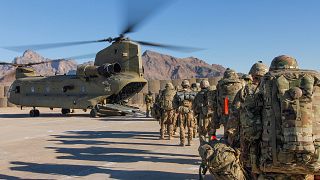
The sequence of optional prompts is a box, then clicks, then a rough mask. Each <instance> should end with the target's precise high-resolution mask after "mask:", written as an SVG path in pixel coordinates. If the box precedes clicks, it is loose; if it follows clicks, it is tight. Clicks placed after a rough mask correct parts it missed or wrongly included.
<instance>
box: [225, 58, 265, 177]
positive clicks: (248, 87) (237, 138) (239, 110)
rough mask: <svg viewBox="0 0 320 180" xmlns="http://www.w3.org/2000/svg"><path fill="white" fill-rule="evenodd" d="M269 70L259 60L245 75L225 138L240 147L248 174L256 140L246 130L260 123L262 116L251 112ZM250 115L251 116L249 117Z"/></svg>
mask: <svg viewBox="0 0 320 180" xmlns="http://www.w3.org/2000/svg"><path fill="white" fill-rule="evenodd" d="M267 71H268V68H267V66H266V65H265V64H263V63H262V62H261V61H259V62H257V63H255V64H254V65H253V66H252V67H251V69H250V72H249V75H245V76H243V79H244V81H245V82H246V84H245V86H244V87H243V88H242V89H240V90H239V91H238V93H237V94H236V96H235V98H234V101H233V103H232V112H231V114H230V117H229V120H228V123H227V127H226V134H225V136H226V137H225V138H226V139H228V143H229V144H230V145H231V146H232V147H233V148H240V152H241V156H240V159H241V163H242V164H243V166H244V168H245V169H246V170H247V174H248V175H250V174H251V166H250V161H249V160H250V159H249V158H250V157H249V153H248V152H249V150H250V146H251V144H254V142H250V141H249V137H247V136H248V133H247V132H246V130H247V129H248V128H247V127H248V126H252V124H253V123H257V122H259V123H260V119H259V118H260V117H259V116H256V118H252V117H253V116H254V114H251V113H250V112H253V111H255V109H254V108H256V106H255V101H254V96H255V94H256V92H257V88H258V85H259V83H260V79H261V78H262V77H263V76H264V75H265V74H266V73H267ZM249 113H250V114H249ZM248 116H250V117H251V118H248ZM248 120H253V121H248ZM249 135H250V136H251V135H252V133H250V132H249ZM252 178H253V177H252Z"/></svg>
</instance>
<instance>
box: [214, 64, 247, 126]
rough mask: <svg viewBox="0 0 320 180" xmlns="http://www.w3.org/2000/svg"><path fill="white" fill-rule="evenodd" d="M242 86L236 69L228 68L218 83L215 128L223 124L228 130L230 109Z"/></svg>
mask: <svg viewBox="0 0 320 180" xmlns="http://www.w3.org/2000/svg"><path fill="white" fill-rule="evenodd" d="M242 86H243V84H242V81H241V80H240V79H239V77H238V75H237V73H236V72H235V71H234V70H232V69H229V68H227V69H226V71H225V72H224V75H223V78H222V79H221V80H220V81H219V82H218V85H217V95H216V98H217V103H216V108H217V110H216V113H217V114H216V116H215V118H214V119H213V120H214V122H213V123H214V127H215V128H218V127H219V126H220V125H223V126H224V131H225V132H226V129H227V128H226V125H227V121H228V119H229V115H230V113H231V112H230V111H231V106H232V102H233V99H234V97H235V95H236V93H237V92H238V91H239V90H240V89H241V88H242Z"/></svg>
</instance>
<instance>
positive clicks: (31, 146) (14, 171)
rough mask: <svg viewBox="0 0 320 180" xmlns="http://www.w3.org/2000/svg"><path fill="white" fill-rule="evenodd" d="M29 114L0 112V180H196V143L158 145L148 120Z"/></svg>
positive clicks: (164, 142)
mask: <svg viewBox="0 0 320 180" xmlns="http://www.w3.org/2000/svg"><path fill="white" fill-rule="evenodd" d="M29 110H30V109H29V108H24V109H23V110H20V108H1V109H0V179H76V178H77V179H123V180H127V179H130V180H135V179H139V180H140V179H152V180H156V179H198V168H199V164H200V162H201V160H200V157H199V155H198V146H199V140H198V138H196V139H194V140H193V144H192V146H185V147H180V146H179V145H178V144H179V137H178V135H176V138H174V139H173V140H159V124H158V122H157V121H155V120H154V119H152V118H144V117H135V116H129V117H121V116H118V117H100V118H90V117H89V112H82V111H80V110H78V111H76V112H75V113H74V114H71V115H67V116H64V115H62V114H61V113H60V110H59V109H55V110H53V111H51V110H49V109H46V108H40V109H39V110H40V113H41V114H40V117H33V118H31V117H29ZM206 179H210V178H208V177H206Z"/></svg>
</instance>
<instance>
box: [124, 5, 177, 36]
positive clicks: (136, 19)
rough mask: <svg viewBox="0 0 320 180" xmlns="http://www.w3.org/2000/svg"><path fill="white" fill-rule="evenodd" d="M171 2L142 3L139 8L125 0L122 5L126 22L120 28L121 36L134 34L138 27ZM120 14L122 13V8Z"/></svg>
mask: <svg viewBox="0 0 320 180" xmlns="http://www.w3.org/2000/svg"><path fill="white" fill-rule="evenodd" d="M140 2H141V1H140ZM173 2H174V1H172V0H152V1H143V3H144V4H143V6H141V4H139V3H137V1H132V0H126V1H125V4H124V7H125V11H124V13H125V19H126V22H125V24H124V27H123V28H122V31H121V34H122V35H125V34H128V33H132V32H135V31H136V30H137V28H138V27H139V26H141V25H142V24H143V23H145V22H146V20H148V19H150V18H151V17H152V16H154V15H156V14H158V13H159V12H160V11H161V10H163V9H165V8H166V6H168V5H169V4H170V3H173ZM121 12H123V8H122V7H121Z"/></svg>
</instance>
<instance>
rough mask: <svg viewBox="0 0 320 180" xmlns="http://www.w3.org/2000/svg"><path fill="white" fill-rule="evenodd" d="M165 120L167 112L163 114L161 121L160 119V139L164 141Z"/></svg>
mask: <svg viewBox="0 0 320 180" xmlns="http://www.w3.org/2000/svg"><path fill="white" fill-rule="evenodd" d="M166 118H167V112H163V114H162V116H161V119H160V139H164V132H165V120H166Z"/></svg>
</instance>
